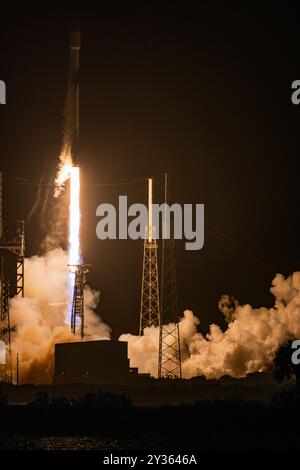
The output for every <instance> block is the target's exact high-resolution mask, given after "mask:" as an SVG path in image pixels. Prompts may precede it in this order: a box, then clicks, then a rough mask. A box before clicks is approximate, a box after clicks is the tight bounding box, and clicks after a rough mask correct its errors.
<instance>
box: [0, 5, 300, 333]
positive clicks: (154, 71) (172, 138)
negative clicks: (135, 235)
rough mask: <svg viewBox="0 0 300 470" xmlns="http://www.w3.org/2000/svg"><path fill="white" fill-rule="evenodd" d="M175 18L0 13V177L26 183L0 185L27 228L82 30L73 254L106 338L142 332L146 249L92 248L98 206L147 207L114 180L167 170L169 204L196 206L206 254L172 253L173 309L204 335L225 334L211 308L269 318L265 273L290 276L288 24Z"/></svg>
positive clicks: (291, 70)
mask: <svg viewBox="0 0 300 470" xmlns="http://www.w3.org/2000/svg"><path fill="white" fill-rule="evenodd" d="M141 3H144V2H141ZM125 4H126V5H127V6H125ZM184 4H185V2H182V3H181V7H179V6H178V7H176V6H175V5H174V3H173V2H172V8H170V5H171V2H170V3H169V2H166V3H165V7H162V6H161V7H160V9H159V10H156V8H155V7H154V6H153V5H154V3H152V2H147V6H145V5H143V6H139V7H137V6H135V4H134V3H130V7H129V6H128V3H126V2H123V3H122V4H120V5H122V6H120V5H117V4H115V5H113V2H112V3H111V4H110V5H111V6H110V7H107V6H106V7H102V6H101V8H100V2H99V9H98V10H95V9H94V8H93V7H88V6H86V7H84V6H83V7H81V8H80V7H76V6H75V11H73V13H70V9H67V8H64V7H62V6H60V7H53V8H52V9H51V11H50V10H48V11H47V9H46V7H45V6H44V5H42V4H39V7H36V8H34V7H32V8H31V7H30V6H28V4H27V6H26V9H25V7H24V8H21V7H18V8H17V7H15V8H9V9H5V7H3V6H1V9H2V13H1V27H0V79H1V80H4V81H5V82H6V86H7V104H6V105H5V106H1V107H0V120H1V121H0V159H1V165H0V169H1V170H2V171H3V172H5V173H7V174H10V175H14V176H17V177H20V178H24V179H25V180H27V181H26V182H27V183H30V184H26V185H24V184H20V183H21V180H17V179H15V178H12V177H9V178H8V179H7V180H6V195H5V216H6V218H8V219H14V218H16V217H20V218H25V219H26V217H27V216H28V213H29V211H30V209H31V208H32V206H33V204H34V202H35V200H36V196H37V185H36V184H35V183H36V182H37V181H38V180H39V178H40V176H41V174H43V175H44V178H45V180H47V179H50V178H51V177H53V172H54V169H55V166H56V164H57V160H58V156H59V152H60V147H61V142H62V127H63V117H62V111H63V106H64V100H65V93H66V86H67V74H68V59H69V55H68V54H69V51H68V34H69V30H70V28H72V27H74V26H76V27H80V29H81V32H82V48H81V71H80V73H81V75H80V127H81V129H80V167H81V170H82V185H83V189H82V216H83V230H82V245H83V253H84V258H85V261H86V262H87V263H92V265H93V267H92V271H91V273H90V275H89V283H90V285H91V286H92V287H94V288H96V289H99V290H100V291H101V303H100V306H99V313H101V315H102V317H103V319H104V321H106V322H107V323H108V324H109V325H111V326H112V328H113V334H114V336H118V335H119V334H120V333H122V332H132V333H137V331H138V317H139V307H140V289H141V273H142V252H143V247H142V242H141V241H130V240H128V241H114V240H112V241H99V240H98V239H97V238H96V232H95V229H96V223H97V218H96V215H95V213H96V207H97V205H98V204H100V203H102V202H112V203H114V202H116V201H117V198H118V196H119V195H124V194H127V195H128V197H129V200H130V202H146V185H145V182H144V181H143V180H141V181H137V182H135V183H130V184H127V185H117V184H116V183H118V182H131V181H133V180H135V179H139V178H145V177H148V176H151V175H158V174H162V173H164V172H166V171H167V172H168V173H169V175H170V178H171V184H172V190H171V191H172V194H173V195H174V197H176V199H177V200H178V201H180V202H182V203H204V204H205V214H206V222H207V223H206V225H205V246H204V248H203V249H202V250H201V251H198V252H188V251H185V250H184V245H183V243H181V242H178V243H177V246H176V264H177V277H178V295H179V302H180V307H181V309H182V310H183V309H184V308H191V309H193V311H194V312H195V313H196V314H197V315H198V316H199V318H200V319H201V326H200V328H201V330H202V331H204V332H205V331H207V327H208V325H209V324H210V323H213V322H217V323H219V324H221V325H222V324H223V323H222V316H221V314H220V313H219V311H218V309H217V303H218V299H219V298H220V296H221V295H222V294H224V293H229V294H232V295H234V296H235V297H236V298H238V299H239V300H240V301H241V302H242V303H248V302H249V303H251V304H252V305H254V306H261V305H265V306H270V305H271V304H272V296H271V294H270V293H269V287H270V285H271V281H272V278H273V277H274V275H275V274H276V273H277V272H280V273H282V274H284V275H289V274H291V273H292V272H294V271H295V270H298V269H299V267H300V250H299V244H300V224H299V210H298V207H299V202H300V201H299V163H298V162H299V154H300V148H299V147H300V145H299V142H298V135H299V128H300V105H299V106H298V107H297V106H294V105H293V104H292V102H291V83H292V82H293V81H294V80H296V79H300V55H299V51H298V49H297V44H298V43H299V34H298V31H299V28H298V25H297V14H296V13H295V11H291V10H289V11H288V10H287V11H281V10H280V9H279V8H278V9H275V7H272V9H271V8H266V9H263V7H261V9H260V10H258V11H255V12H254V11H251V10H249V9H245V10H244V11H241V10H239V11H237V10H229V9H226V10H225V9H223V10H222V9H219V8H217V7H215V8H212V7H211V8H209V7H204V6H202V7H201V8H200V7H199V8H198V9H196V8H195V7H194V8H192V7H190V8H188V7H187V6H185V7H184V6H183V5H184ZM178 5H179V3H178ZM108 183H109V184H108ZM112 183H113V184H112ZM95 184H99V186H95ZM42 238H43V233H42V232H41V229H40V217H39V211H37V212H36V213H35V215H34V217H33V219H32V220H31V222H30V224H29V225H28V226H27V253H26V254H27V256H30V255H33V254H36V253H38V252H39V244H40V242H41V240H42Z"/></svg>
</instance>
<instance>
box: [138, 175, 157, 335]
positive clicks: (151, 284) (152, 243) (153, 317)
mask: <svg viewBox="0 0 300 470" xmlns="http://www.w3.org/2000/svg"><path fill="white" fill-rule="evenodd" d="M152 183H153V181H152V178H149V179H148V228H147V236H146V237H145V241H144V258H143V280H142V295H141V310H140V329H139V335H140V336H141V335H142V334H143V331H144V329H145V328H146V327H150V326H160V305H159V283H158V263H157V242H156V240H155V238H153V219H152V216H153V214H152Z"/></svg>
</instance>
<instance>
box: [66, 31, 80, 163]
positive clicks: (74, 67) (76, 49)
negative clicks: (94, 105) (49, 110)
mask: <svg viewBox="0 0 300 470" xmlns="http://www.w3.org/2000/svg"><path fill="white" fill-rule="evenodd" d="M80 45H81V35H80V31H72V32H71V34H70V69H69V85H68V94H69V103H70V109H69V112H70V115H69V116H68V119H69V120H70V130H71V135H70V144H71V156H72V160H73V163H74V165H78V163H79V60H80V59H79V54H80Z"/></svg>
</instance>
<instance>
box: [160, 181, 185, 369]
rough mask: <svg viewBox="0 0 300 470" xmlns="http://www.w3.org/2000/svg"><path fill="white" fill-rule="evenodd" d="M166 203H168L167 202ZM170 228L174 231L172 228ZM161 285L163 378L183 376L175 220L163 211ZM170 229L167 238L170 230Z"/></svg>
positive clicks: (165, 191) (165, 196)
mask: <svg viewBox="0 0 300 470" xmlns="http://www.w3.org/2000/svg"><path fill="white" fill-rule="evenodd" d="M168 199H169V197H168V175H167V174H165V179H164V202H165V204H167V203H168ZM165 207H166V206H165ZM168 228H170V231H169V230H168ZM163 232H164V233H163V237H162V263H161V266H162V267H161V285H160V301H161V303H160V312H161V324H160V330H159V359H158V377H159V378H181V353H180V331H179V322H178V318H179V315H178V299H177V284H176V269H175V251H174V224H173V222H172V220H171V217H170V220H169V221H168V220H167V216H166V213H165V214H164V215H163ZM168 232H169V233H170V235H169V238H167V233H168Z"/></svg>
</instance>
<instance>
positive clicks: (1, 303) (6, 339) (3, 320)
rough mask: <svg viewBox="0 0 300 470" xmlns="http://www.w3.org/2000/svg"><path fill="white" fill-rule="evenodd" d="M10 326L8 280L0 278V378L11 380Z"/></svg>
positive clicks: (4, 380)
mask: <svg viewBox="0 0 300 470" xmlns="http://www.w3.org/2000/svg"><path fill="white" fill-rule="evenodd" d="M10 334H11V328H10V319H9V281H7V280H5V279H4V278H3V268H2V277H1V279H0V341H1V342H2V343H1V345H3V346H4V348H5V353H4V354H5V364H1V363H0V380H2V381H3V382H12V362H11V337H10Z"/></svg>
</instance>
